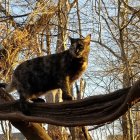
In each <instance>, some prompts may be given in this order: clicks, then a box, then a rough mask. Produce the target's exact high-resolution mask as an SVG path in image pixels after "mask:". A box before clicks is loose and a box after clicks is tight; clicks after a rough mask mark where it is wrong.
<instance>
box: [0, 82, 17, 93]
mask: <svg viewBox="0 0 140 140" xmlns="http://www.w3.org/2000/svg"><path fill="white" fill-rule="evenodd" d="M0 88H4V89H5V91H6V92H8V93H10V92H12V91H13V90H14V89H15V86H14V84H13V83H9V84H7V83H0Z"/></svg>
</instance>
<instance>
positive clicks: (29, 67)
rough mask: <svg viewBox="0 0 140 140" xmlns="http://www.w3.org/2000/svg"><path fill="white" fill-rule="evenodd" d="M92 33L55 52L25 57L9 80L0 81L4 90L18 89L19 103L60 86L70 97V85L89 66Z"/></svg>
mask: <svg viewBox="0 0 140 140" xmlns="http://www.w3.org/2000/svg"><path fill="white" fill-rule="evenodd" d="M90 41H91V35H90V34H89V35H87V36H86V37H85V38H71V37H70V42H71V45H70V48H69V49H67V50H65V51H63V52H60V53H56V54H51V55H47V56H41V57H37V58H33V59H31V60H27V61H25V62H23V63H21V64H20V65H18V66H17V68H16V69H15V70H14V72H13V75H12V80H11V83H9V84H8V85H6V84H3V83H1V84H0V87H5V90H6V91H7V92H12V91H13V90H14V89H16V90H17V92H18V93H19V96H20V103H21V106H24V104H25V101H27V100H28V99H35V98H38V97H39V96H41V95H43V94H44V93H45V92H47V91H49V90H53V89H58V88H61V90H62V99H63V100H72V99H73V97H72V95H71V92H70V91H71V86H72V84H73V82H74V81H75V80H77V79H78V78H79V77H80V76H81V75H82V74H83V72H84V71H85V70H86V68H87V65H88V55H89V51H90Z"/></svg>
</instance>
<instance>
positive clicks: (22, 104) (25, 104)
mask: <svg viewBox="0 0 140 140" xmlns="http://www.w3.org/2000/svg"><path fill="white" fill-rule="evenodd" d="M20 110H21V111H22V113H23V114H25V115H27V116H29V115H30V110H29V109H28V102H27V101H25V102H20Z"/></svg>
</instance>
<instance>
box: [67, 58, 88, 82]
mask: <svg viewBox="0 0 140 140" xmlns="http://www.w3.org/2000/svg"><path fill="white" fill-rule="evenodd" d="M87 65H88V64H87V61H86V60H84V59H80V60H79V59H77V60H73V61H71V62H70V65H69V70H68V71H69V74H70V79H71V81H72V82H73V81H75V80H76V79H78V78H79V77H80V76H81V75H82V74H83V72H84V71H85V70H86V68H87Z"/></svg>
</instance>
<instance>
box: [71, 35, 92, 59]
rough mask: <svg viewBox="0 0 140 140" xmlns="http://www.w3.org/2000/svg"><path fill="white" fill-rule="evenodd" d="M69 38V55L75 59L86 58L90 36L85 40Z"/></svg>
mask: <svg viewBox="0 0 140 140" xmlns="http://www.w3.org/2000/svg"><path fill="white" fill-rule="evenodd" d="M69 38H70V41H71V46H70V48H69V51H70V54H71V55H73V56H74V57H76V58H80V57H86V56H87V55H88V54H89V51H90V40H91V35H90V34H89V35H87V36H86V37H85V38H71V37H69Z"/></svg>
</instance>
